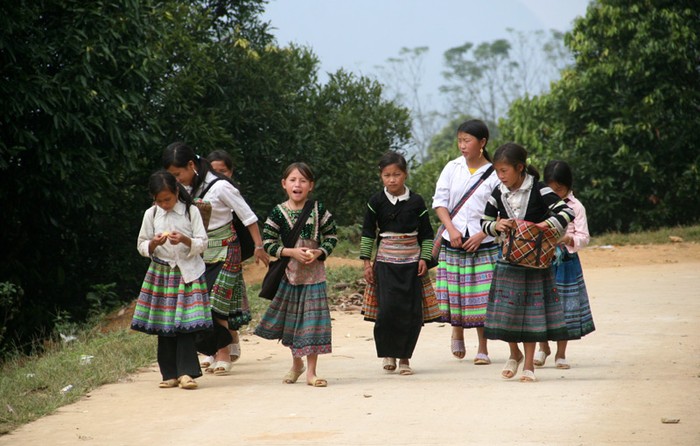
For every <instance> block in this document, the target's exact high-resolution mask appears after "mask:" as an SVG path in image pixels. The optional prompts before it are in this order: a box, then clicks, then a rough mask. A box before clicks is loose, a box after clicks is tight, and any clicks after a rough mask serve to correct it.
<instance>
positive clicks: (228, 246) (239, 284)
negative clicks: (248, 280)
mask: <svg viewBox="0 0 700 446" xmlns="http://www.w3.org/2000/svg"><path fill="white" fill-rule="evenodd" d="M207 235H208V236H209V246H208V247H207V252H206V253H205V261H207V270H210V269H215V268H219V265H221V263H220V262H211V263H210V261H211V260H214V261H215V260H217V259H216V256H219V258H220V256H221V255H225V259H224V261H223V265H221V267H220V270H219V273H218V275H217V276H216V280H215V281H214V285H213V286H212V288H211V292H210V299H211V307H212V311H213V312H214V316H215V317H217V318H221V319H227V320H228V327H229V329H231V330H238V329H239V328H241V326H243V325H246V324H247V323H248V322H250V319H251V316H250V306H249V304H248V294H247V292H246V286H245V282H244V281H243V267H242V266H241V245H240V244H239V243H238V236H237V235H236V232H235V230H234V229H233V223H232V224H230V225H226V226H222V227H221V228H218V229H214V230H213V231H209V232H208V233H207ZM224 250H225V251H224ZM212 253H215V254H216V255H215V256H214V257H212Z"/></svg>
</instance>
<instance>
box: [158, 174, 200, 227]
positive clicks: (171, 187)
mask: <svg viewBox="0 0 700 446" xmlns="http://www.w3.org/2000/svg"><path fill="white" fill-rule="evenodd" d="M164 190H168V191H170V192H171V193H173V194H175V195H177V199H178V200H179V201H181V202H183V203H184V204H185V210H186V212H187V215H188V216H189V215H190V206H192V204H194V203H193V201H192V196H191V195H190V194H189V193H188V192H187V189H185V187H184V186H183V185H182V184H180V183H179V182H178V181H177V179H176V178H175V176H174V175H173V174H172V173H170V172H168V171H167V170H159V171H158V172H155V173H153V174H152V175H151V177H150V178H149V179H148V192H150V194H151V196H153V198H154V199H155V197H156V195H158V194H159V193H161V192H163V191H164Z"/></svg>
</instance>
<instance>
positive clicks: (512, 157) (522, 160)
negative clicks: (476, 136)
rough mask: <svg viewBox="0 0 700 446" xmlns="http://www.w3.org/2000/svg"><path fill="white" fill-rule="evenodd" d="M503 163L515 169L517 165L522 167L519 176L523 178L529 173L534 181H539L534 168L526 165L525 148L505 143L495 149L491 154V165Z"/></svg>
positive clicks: (538, 174) (538, 175) (512, 143)
mask: <svg viewBox="0 0 700 446" xmlns="http://www.w3.org/2000/svg"><path fill="white" fill-rule="evenodd" d="M498 162H503V163H507V164H509V165H511V166H513V167H514V168H515V169H517V168H518V165H521V164H522V166H523V170H522V172H521V175H523V176H525V173H529V174H530V175H532V176H533V177H535V181H538V180H539V179H540V173H539V172H538V171H537V169H535V167H534V166H532V165H530V164H528V163H527V150H525V147H523V146H521V145H520V144H516V143H514V142H507V143H505V144H503V145H502V146H501V147H499V148H498V149H496V152H494V154H493V163H494V164H495V163H498Z"/></svg>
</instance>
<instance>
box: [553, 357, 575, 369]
mask: <svg viewBox="0 0 700 446" xmlns="http://www.w3.org/2000/svg"><path fill="white" fill-rule="evenodd" d="M554 366H555V367H556V368H558V369H564V370H567V369H570V368H571V366H570V365H569V363H568V362H566V359H564V358H557V359H556V361H554Z"/></svg>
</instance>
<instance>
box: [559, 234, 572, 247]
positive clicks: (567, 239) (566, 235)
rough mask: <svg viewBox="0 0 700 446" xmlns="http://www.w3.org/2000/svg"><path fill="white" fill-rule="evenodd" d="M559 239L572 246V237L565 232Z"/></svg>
mask: <svg viewBox="0 0 700 446" xmlns="http://www.w3.org/2000/svg"><path fill="white" fill-rule="evenodd" d="M560 241H561V243H562V244H564V245H568V246H574V238H573V237H572V236H570V235H569V234H565V235H564V237H562V238H561V240H560Z"/></svg>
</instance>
